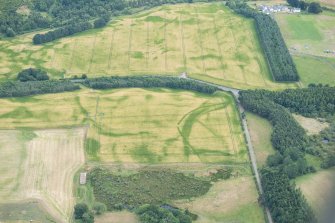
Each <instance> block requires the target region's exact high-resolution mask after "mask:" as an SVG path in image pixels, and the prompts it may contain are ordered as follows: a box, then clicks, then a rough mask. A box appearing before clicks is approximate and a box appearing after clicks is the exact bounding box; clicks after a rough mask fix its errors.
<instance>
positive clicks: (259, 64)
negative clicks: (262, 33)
mask: <svg viewBox="0 0 335 223" xmlns="http://www.w3.org/2000/svg"><path fill="white" fill-rule="evenodd" d="M33 35H34V34H27V35H23V36H20V37H17V38H14V39H8V40H0V58H1V63H0V79H7V78H14V77H15V75H16V74H17V73H18V72H19V71H20V70H21V69H23V68H27V67H30V66H34V67H40V68H44V69H46V70H48V71H49V72H50V73H51V74H52V76H53V77H54V78H60V77H71V76H74V75H81V74H84V73H85V74H88V76H89V77H94V76H103V75H140V74H162V75H164V74H169V75H179V74H180V73H182V72H187V73H188V74H189V75H190V76H191V77H194V78H198V79H202V80H206V81H210V82H214V83H219V84H224V85H228V86H233V87H235V88H256V87H262V88H285V87H293V86H294V85H293V84H292V85H288V84H279V83H274V82H272V78H271V77H270V74H269V71H268V67H267V64H266V62H265V58H264V56H263V53H262V50H261V47H260V44H259V41H258V37H257V34H256V31H255V24H254V22H253V20H251V19H246V18H243V17H241V16H238V15H236V14H234V13H232V12H231V11H230V10H229V9H228V8H226V7H225V6H224V5H223V4H222V3H210V4H200V3H199V4H191V5H186V4H178V5H167V6H162V7H157V8H154V9H152V10H150V11H145V12H142V13H139V14H136V15H132V16H128V17H120V18H115V19H114V20H113V21H112V22H111V23H110V24H109V25H108V27H106V28H104V29H99V30H90V31H87V32H84V33H82V34H79V35H76V36H73V37H70V38H64V39H61V40H58V41H55V42H52V43H48V44H45V45H43V46H33V45H32V43H31V42H32V37H33Z"/></svg>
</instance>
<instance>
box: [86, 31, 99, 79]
mask: <svg viewBox="0 0 335 223" xmlns="http://www.w3.org/2000/svg"><path fill="white" fill-rule="evenodd" d="M96 41H97V34H95V36H94V41H93V48H92V52H91V54H92V56H91V60H90V65H89V66H88V71H87V73H90V71H91V68H92V63H93V58H94V53H95V44H96Z"/></svg>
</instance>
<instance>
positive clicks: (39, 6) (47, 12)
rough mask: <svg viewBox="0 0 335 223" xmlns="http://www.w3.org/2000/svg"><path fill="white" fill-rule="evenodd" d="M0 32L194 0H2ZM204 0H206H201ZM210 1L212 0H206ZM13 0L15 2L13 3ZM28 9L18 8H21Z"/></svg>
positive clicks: (8, 33)
mask: <svg viewBox="0 0 335 223" xmlns="http://www.w3.org/2000/svg"><path fill="white" fill-rule="evenodd" d="M3 1H4V2H3V3H2V4H3V6H2V7H3V10H2V12H3V13H1V14H0V33H2V34H3V35H5V36H8V37H13V36H15V35H17V34H22V33H25V32H30V31H32V30H36V29H44V28H56V27H62V26H67V25H74V24H77V23H82V22H88V21H92V20H95V19H98V18H101V17H104V18H105V15H107V16H109V15H111V16H119V15H127V14H131V13H134V12H137V11H139V10H141V9H149V8H151V7H154V6H159V5H162V4H167V3H170V4H174V3H183V2H193V0H26V1H23V0H13V1H10V0H3ZM203 1H206V0H203ZM208 1H211V0H208ZM14 2H15V3H14ZM22 8H24V9H28V10H20V9H22Z"/></svg>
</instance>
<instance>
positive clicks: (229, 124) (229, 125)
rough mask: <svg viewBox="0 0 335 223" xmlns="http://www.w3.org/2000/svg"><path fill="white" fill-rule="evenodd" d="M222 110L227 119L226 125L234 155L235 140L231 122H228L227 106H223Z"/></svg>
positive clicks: (235, 150)
mask: <svg viewBox="0 0 335 223" xmlns="http://www.w3.org/2000/svg"><path fill="white" fill-rule="evenodd" d="M224 111H225V117H226V120H227V123H228V127H229V132H230V136H231V141H232V144H233V149H234V153H235V155H236V154H237V148H236V141H235V136H234V132H233V128H232V124H231V122H230V117H229V113H228V111H227V107H225V108H224Z"/></svg>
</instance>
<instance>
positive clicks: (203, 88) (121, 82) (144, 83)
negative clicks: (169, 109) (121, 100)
mask: <svg viewBox="0 0 335 223" xmlns="http://www.w3.org/2000/svg"><path fill="white" fill-rule="evenodd" d="M83 84H84V85H85V86H86V87H89V88H93V89H111V88H171V89H181V90H191V91H196V92H200V93H204V94H213V93H214V92H216V91H218V90H219V89H218V88H217V87H214V86H209V85H207V84H204V83H199V82H196V81H193V80H189V79H184V78H179V77H172V76H128V77H101V78H93V79H86V80H85V81H84V82H83Z"/></svg>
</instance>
